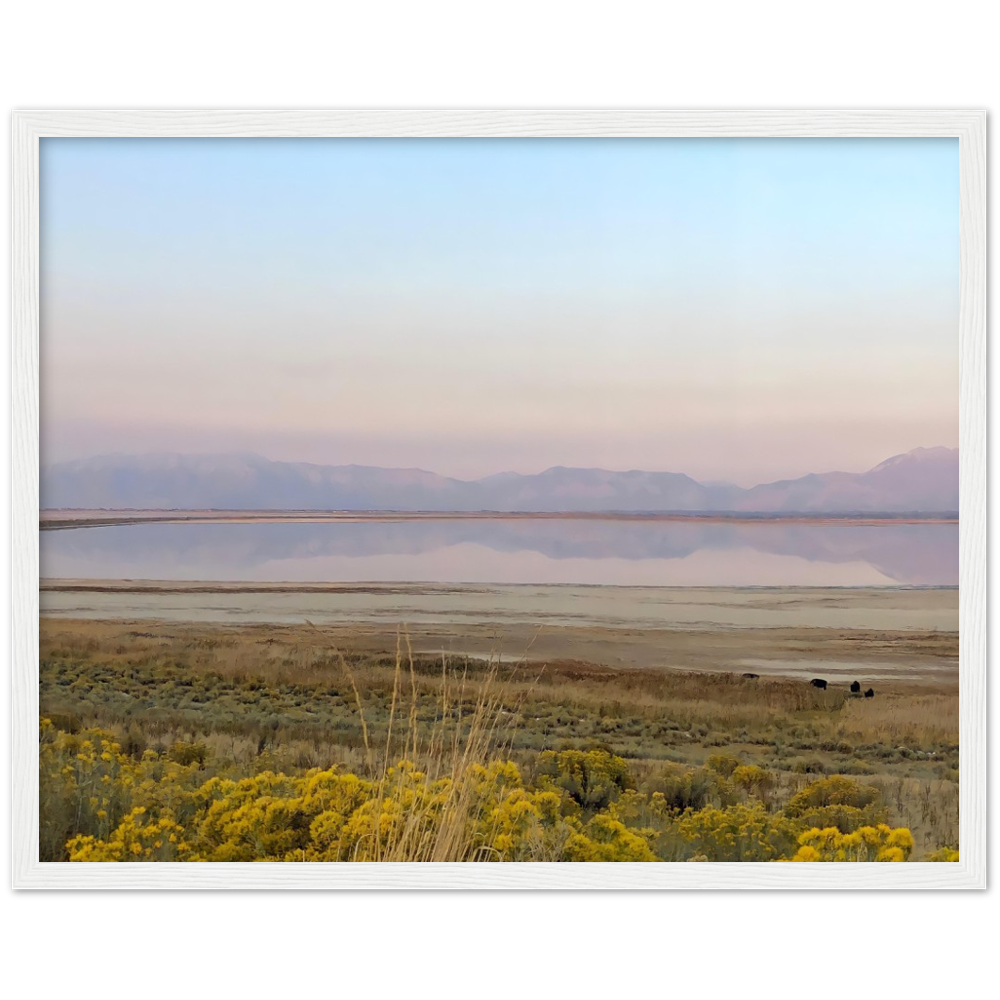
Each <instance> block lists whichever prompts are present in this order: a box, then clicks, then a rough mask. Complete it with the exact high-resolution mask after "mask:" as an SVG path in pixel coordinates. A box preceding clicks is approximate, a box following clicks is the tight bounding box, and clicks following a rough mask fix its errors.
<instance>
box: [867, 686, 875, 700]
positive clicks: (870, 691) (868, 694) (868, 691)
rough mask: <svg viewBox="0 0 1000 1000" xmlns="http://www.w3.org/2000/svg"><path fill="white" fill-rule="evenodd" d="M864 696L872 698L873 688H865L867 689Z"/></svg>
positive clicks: (873, 695)
mask: <svg viewBox="0 0 1000 1000" xmlns="http://www.w3.org/2000/svg"><path fill="white" fill-rule="evenodd" d="M865 697H866V698H874V697H875V692H874V690H873V689H872V688H869V689H868V690H867V691H866V692H865Z"/></svg>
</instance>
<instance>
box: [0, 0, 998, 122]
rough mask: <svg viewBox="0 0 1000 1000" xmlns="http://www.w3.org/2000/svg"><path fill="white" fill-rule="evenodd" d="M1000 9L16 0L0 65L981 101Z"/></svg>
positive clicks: (133, 81) (497, 90)
mask: <svg viewBox="0 0 1000 1000" xmlns="http://www.w3.org/2000/svg"><path fill="white" fill-rule="evenodd" d="M997 9H998V5H997V4H996V3H995V2H993V3H988V2H985V0H950V2H949V3H942V2H941V0H838V2H837V3H829V2H828V3H814V4H807V3H803V2H802V0H757V2H755V3H747V2H745V0H714V2H711V0H710V2H705V3H691V2H678V0H616V2H614V3H610V2H608V0H600V2H598V0H503V2H497V0H480V2H477V3H473V2H470V0H423V2H419V3H417V2H413V0H368V2H366V3H357V2H348V0H323V2H320V0H286V2H285V3H282V4H280V5H277V4H263V3H260V2H259V0H258V2H255V0H239V2H236V0H171V2H169V3H165V2H163V0H149V2H147V3H143V4H138V3H135V2H134V0H92V2H90V3H79V2H70V0H48V2H46V3H34V4H29V3H19V4H16V5H15V4H6V5H5V8H4V17H3V33H4V36H5V42H4V44H3V48H2V59H0V80H2V82H3V85H4V86H3V92H4V93H5V94H7V95H17V97H18V99H19V101H20V102H21V103H24V100H25V98H30V99H34V100H38V99H51V98H57V99H61V100H63V101H66V100H68V99H81V98H84V99H86V98H89V99H96V98H100V99H107V98H111V99H112V100H117V101H122V100H135V99H139V98H149V97H161V98H168V99H172V100H173V101H177V100H178V99H179V98H192V97H193V98H197V99H205V98H211V99H215V100H216V101H218V100H219V99H221V98H230V99H231V98H239V99H242V100H247V99H255V103H254V105H253V106H256V107H261V106H266V103H267V101H269V100H273V99H276V98H294V99H297V100H299V101H304V100H309V99H315V98H321V99H323V100H324V101H325V102H326V103H329V102H331V101H336V100H339V101H342V100H356V99H358V98H365V99H373V98H393V99H395V100H397V101H399V100H413V99H427V98H445V99H448V100H449V101H451V102H454V101H456V100H469V99H481V98H498V99H500V100H501V101H508V102H509V101H511V100H513V99H515V98H528V99H538V98H544V99H548V100H550V101H551V100H552V99H554V98H573V99H581V98H583V99H588V100H590V101H593V100H594V99H607V98H618V99H627V101H628V102H629V103H630V104H631V105H632V106H635V104H636V103H637V102H639V101H643V100H650V99H653V100H657V101H659V102H660V103H663V102H665V101H671V100H672V101H676V100H678V99H690V98H697V99H702V100H704V99H709V98H725V99H727V100H728V101H729V102H730V103H729V105H728V106H730V107H732V101H734V100H736V101H743V100H747V99H751V100H755V101H757V102H760V101H762V100H763V99H775V98H777V99H781V100H784V101H786V102H787V101H789V100H792V101H801V100H803V99H809V100H813V101H815V99H816V98H821V99H833V100H834V101H835V102H841V103H842V102H843V101H844V100H845V99H847V98H860V99H862V100H872V99H873V98H874V99H876V100H879V101H882V102H885V101H886V100H887V99H889V98H902V99H903V100H907V101H915V102H916V103H917V106H922V107H927V106H928V105H929V104H930V106H933V104H934V103H936V102H937V101H940V100H942V99H945V98H951V99H954V98H958V99H960V101H961V102H962V106H965V107H982V106H983V104H984V101H985V98H986V97H989V96H993V95H995V93H996V82H997V69H996V66H997V60H996V57H995V49H996V37H997V36H996V31H995V28H996V17H997V13H996V12H997ZM757 106H759V103H758V105H757ZM813 106H816V105H815V103H814V104H813ZM820 106H822V104H821V105H820Z"/></svg>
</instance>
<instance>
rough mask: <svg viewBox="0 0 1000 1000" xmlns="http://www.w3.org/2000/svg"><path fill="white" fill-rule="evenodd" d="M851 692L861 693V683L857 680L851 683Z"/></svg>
mask: <svg viewBox="0 0 1000 1000" xmlns="http://www.w3.org/2000/svg"><path fill="white" fill-rule="evenodd" d="M851 694H861V685H860V684H859V683H858V682H857V681H854V683H853V684H851Z"/></svg>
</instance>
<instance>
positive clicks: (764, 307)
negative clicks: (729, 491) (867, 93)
mask: <svg viewBox="0 0 1000 1000" xmlns="http://www.w3.org/2000/svg"><path fill="white" fill-rule="evenodd" d="M41 183H42V187H41V217H42V229H41V236H42V242H41V251H42V297H43V300H42V301H43V314H42V425H43V426H42V446H43V460H47V461H53V460H58V459H61V458H67V457H77V456H82V455H87V454H96V453H104V452H109V451H150V450H177V451H206V450H210V451H228V450H248V449H250V450H256V451H259V452H261V453H262V454H266V455H268V456H269V457H273V458H287V459H293V460H307V461H318V462H329V463H334V464H339V463H346V462H358V463H362V464H375V465H403V466H421V467H425V468H432V469H434V470H436V471H440V472H443V473H447V474H453V475H460V476H474V475H484V474H488V473H490V472H496V471H500V470H503V469H516V470H517V471H522V472H530V471H537V470H539V469H542V468H545V467H547V466H550V465H554V464H564V465H601V466H605V467H610V468H636V467H638V468H647V469H671V470H680V471H687V472H690V473H691V474H692V475H696V476H698V477H700V478H707V479H711V478H717V479H732V480H734V481H738V482H744V483H749V482H757V481H761V480H763V479H768V478H778V477H783V476H787V475H798V474H801V473H803V472H807V471H819V470H826V469H830V468H845V469H850V470H860V469H863V468H866V467H868V466H870V465H872V464H875V463H876V462H878V461H880V460H881V459H882V458H885V457H887V456H888V455H889V454H893V453H895V452H898V451H903V450H908V449H909V448H912V447H916V446H920V445H935V444H946V445H954V444H956V443H957V422H958V386H957V378H958V359H957V316H958V149H957V142H955V141H953V140H947V139H941V140H938V139H933V140H924V139H885V140H880V139H764V140H760V139H758V140H749V139H704V140H686V139H685V140H677V139H602V140H595V139H426V140H423V139H370V140H356V139H305V140H294V139H256V140H255V139H179V140H178V139H45V140H42V153H41Z"/></svg>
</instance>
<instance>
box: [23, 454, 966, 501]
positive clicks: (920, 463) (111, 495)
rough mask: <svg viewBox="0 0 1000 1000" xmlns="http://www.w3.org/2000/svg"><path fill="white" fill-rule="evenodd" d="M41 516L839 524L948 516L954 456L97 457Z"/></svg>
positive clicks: (60, 468) (67, 472) (49, 494)
mask: <svg viewBox="0 0 1000 1000" xmlns="http://www.w3.org/2000/svg"><path fill="white" fill-rule="evenodd" d="M41 479H42V482H41V487H42V505H43V507H44V508H49V509H51V508H70V507H76V508H97V509H99V508H108V509H113V508H147V509H184V508H188V509H192V508H214V509H233V510H250V509H272V510H289V509H297V510H304V509H312V510H400V511H404V510H411V511H412V510H428V511H434V510H436V511H447V510H454V511H475V510H492V511H511V512H519V511H538V512H554V511H564V512H581V513H583V512H601V511H608V512H710V511H741V512H746V513H751V512H755V513H772V512H785V513H792V512H794V513H824V512H826V513H843V512H858V513H861V512H875V511H879V512H886V513H891V512H902V511H905V512H921V511H924V512H928V513H943V512H951V511H957V510H958V450H957V449H954V448H943V447H935V448H915V449H913V451H909V452H905V453H903V454H900V455H893V456H892V457H891V458H888V459H886V460H885V461H884V462H881V463H880V464H879V465H877V466H875V467H874V468H873V469H870V470H869V471H868V472H865V473H850V472H828V473H810V474H809V475H806V476H800V477H799V478H798V479H788V480H782V481H779V482H773V483H764V484H761V485H760V486H755V487H752V488H750V489H744V488H742V487H739V486H735V485H732V484H729V483H699V482H697V481H696V480H694V479H692V478H691V477H690V476H687V475H685V474H684V473H680V472H646V471H643V470H640V469H631V470H629V471H627V472H615V471H610V470H607V469H597V468H571V467H567V466H561V465H557V466H552V467H551V468H549V469H546V470H545V471H544V472H540V473H537V474H534V475H524V474H520V473H514V472H505V473H498V474H496V475H493V476H486V477H484V478H482V479H479V480H461V479H455V478H449V477H446V476H441V475H438V474H437V473H434V472H428V471H426V470H424V469H417V468H407V469H385V468H381V467H379V466H370V465H318V464H311V463H306V462H274V461H270V460H269V459H266V458H262V457H261V456H260V455H257V454H254V453H253V452H237V453H227V454H203V455H183V454H178V453H172V452H156V453H151V454H146V455H102V456H96V457H94V458H90V459H78V460H75V461H71V462H61V463H56V464H54V465H51V466H47V467H45V468H43V470H42V477H41Z"/></svg>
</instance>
